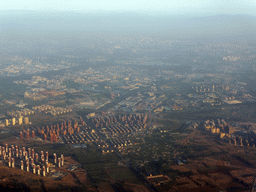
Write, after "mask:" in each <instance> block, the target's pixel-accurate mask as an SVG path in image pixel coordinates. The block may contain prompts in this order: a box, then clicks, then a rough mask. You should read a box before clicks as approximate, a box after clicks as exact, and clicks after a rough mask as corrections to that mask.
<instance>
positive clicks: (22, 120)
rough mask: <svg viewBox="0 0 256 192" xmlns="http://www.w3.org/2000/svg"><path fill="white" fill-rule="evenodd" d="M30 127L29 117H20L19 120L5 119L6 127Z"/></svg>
mask: <svg viewBox="0 0 256 192" xmlns="http://www.w3.org/2000/svg"><path fill="white" fill-rule="evenodd" d="M17 124H18V125H24V124H25V125H28V124H30V122H29V118H28V117H24V118H23V116H20V117H19V118H18V119H16V118H14V117H13V118H11V119H5V126H9V125H12V126H14V125H17Z"/></svg>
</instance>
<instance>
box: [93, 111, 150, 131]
mask: <svg viewBox="0 0 256 192" xmlns="http://www.w3.org/2000/svg"><path fill="white" fill-rule="evenodd" d="M147 119H148V115H147V114H144V113H137V114H130V115H129V116H127V115H123V116H121V115H119V116H118V117H115V116H112V117H98V118H92V119H91V120H92V124H94V125H95V127H96V128H97V127H108V125H110V124H116V123H117V122H120V123H121V124H123V125H124V126H126V127H128V126H129V125H131V126H132V125H135V124H137V125H140V126H142V125H143V126H145V125H146V122H147ZM141 128H142V127H141ZM120 131H121V130H120Z"/></svg>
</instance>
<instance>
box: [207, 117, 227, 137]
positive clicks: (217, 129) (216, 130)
mask: <svg viewBox="0 0 256 192" xmlns="http://www.w3.org/2000/svg"><path fill="white" fill-rule="evenodd" d="M203 127H204V129H205V130H206V131H207V132H210V133H212V134H218V135H219V137H220V138H223V137H225V136H227V137H230V128H229V126H228V124H227V123H226V122H225V121H224V120H223V119H222V120H220V119H217V121H214V120H206V121H205V123H204V125H203Z"/></svg>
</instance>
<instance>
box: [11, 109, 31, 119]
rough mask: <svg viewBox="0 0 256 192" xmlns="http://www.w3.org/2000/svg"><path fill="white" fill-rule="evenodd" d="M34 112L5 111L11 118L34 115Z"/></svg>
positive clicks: (27, 110) (25, 110) (24, 110)
mask: <svg viewBox="0 0 256 192" xmlns="http://www.w3.org/2000/svg"><path fill="white" fill-rule="evenodd" d="M34 113H35V111H34V110H30V109H26V108H24V109H21V110H20V111H19V110H16V111H7V115H9V116H11V117H21V116H28V115H32V114H34Z"/></svg>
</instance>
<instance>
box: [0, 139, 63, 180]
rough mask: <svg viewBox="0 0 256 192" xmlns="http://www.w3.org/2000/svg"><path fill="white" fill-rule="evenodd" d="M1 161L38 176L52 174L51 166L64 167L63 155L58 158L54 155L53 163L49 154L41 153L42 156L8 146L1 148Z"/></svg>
mask: <svg viewBox="0 0 256 192" xmlns="http://www.w3.org/2000/svg"><path fill="white" fill-rule="evenodd" d="M0 156H1V159H2V160H3V161H4V162H5V163H7V165H8V166H9V167H12V168H15V167H19V168H20V169H21V170H24V171H27V172H32V173H34V174H37V175H42V176H46V174H47V173H49V172H50V170H49V169H50V167H51V165H56V166H58V167H62V166H63V165H64V156H63V154H62V155H61V156H60V157H59V158H57V155H56V153H54V154H53V159H51V161H52V163H50V162H49V153H48V152H47V151H46V152H45V153H44V152H43V151H41V153H40V155H39V154H38V153H35V151H34V149H31V148H27V149H26V148H25V147H22V148H20V149H19V147H18V146H17V145H16V146H14V145H11V146H10V147H8V144H5V146H0Z"/></svg>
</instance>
